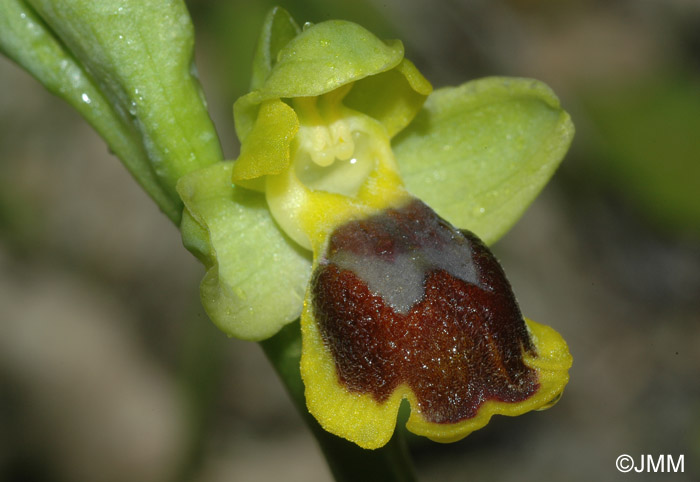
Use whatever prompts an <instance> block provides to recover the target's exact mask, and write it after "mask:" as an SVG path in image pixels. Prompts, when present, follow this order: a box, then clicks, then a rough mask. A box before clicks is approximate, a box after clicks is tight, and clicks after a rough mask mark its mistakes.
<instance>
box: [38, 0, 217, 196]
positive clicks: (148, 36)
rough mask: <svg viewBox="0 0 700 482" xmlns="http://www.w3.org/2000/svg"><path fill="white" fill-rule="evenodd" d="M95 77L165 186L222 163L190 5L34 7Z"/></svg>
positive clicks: (81, 0)
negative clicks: (196, 63) (195, 56)
mask: <svg viewBox="0 0 700 482" xmlns="http://www.w3.org/2000/svg"><path fill="white" fill-rule="evenodd" d="M27 3H29V4H30V5H31V6H32V7H33V8H34V10H35V11H36V12H37V13H38V14H39V15H40V16H41V18H42V19H43V20H44V21H45V22H46V24H47V25H48V26H49V27H50V28H51V30H52V31H53V32H54V33H55V35H56V37H57V38H59V39H60V41H61V43H62V44H63V45H65V47H66V49H67V51H68V52H70V54H71V55H72V56H73V57H74V58H75V59H76V61H77V62H78V63H79V64H80V65H81V66H82V67H83V69H84V70H85V71H86V72H89V73H90V76H91V77H92V79H93V81H94V83H95V85H96V87H97V88H98V89H99V91H100V92H101V93H102V95H103V96H104V97H105V98H106V99H107V100H108V101H109V103H110V104H111V105H112V106H113V108H114V110H115V111H116V114H117V115H119V116H120V117H121V118H122V120H123V121H124V122H125V123H128V124H130V125H131V126H132V127H133V128H134V129H135V130H136V131H137V132H138V134H139V136H140V139H141V144H142V146H143V148H144V149H145V152H146V153H147V155H148V158H149V162H150V165H151V168H152V169H153V171H154V172H155V174H156V176H157V178H158V180H159V182H160V184H161V186H162V187H163V189H164V190H165V191H166V192H168V193H169V194H170V195H171V196H172V197H173V199H176V196H177V195H176V193H175V184H176V182H177V180H178V179H179V178H180V176H182V175H184V174H186V173H188V172H191V171H194V170H196V169H199V168H201V167H203V166H206V165H209V164H211V163H214V162H217V161H219V160H221V150H220V147H219V142H218V137H217V135H216V132H215V130H214V127H213V124H212V123H211V120H210V119H209V115H208V113H207V110H206V107H205V102H204V98H203V95H202V92H201V89H200V86H199V82H198V81H197V79H196V75H195V69H194V68H193V64H192V53H193V43H194V35H193V28H192V23H191V20H190V17H189V14H188V12H187V8H186V7H185V4H184V2H182V1H177V0H176V1H165V0H139V1H137V0H101V1H99V2H95V1H92V0H28V2H27Z"/></svg>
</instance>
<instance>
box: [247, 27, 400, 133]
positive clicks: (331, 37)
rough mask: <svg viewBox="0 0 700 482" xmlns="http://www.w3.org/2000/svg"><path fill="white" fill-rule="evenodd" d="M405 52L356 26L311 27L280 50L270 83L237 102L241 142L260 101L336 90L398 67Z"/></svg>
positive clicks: (393, 43)
mask: <svg viewBox="0 0 700 482" xmlns="http://www.w3.org/2000/svg"><path fill="white" fill-rule="evenodd" d="M403 53H404V51H403V44H402V43H401V42H400V41H398V40H393V41H389V42H383V41H381V40H380V39H378V38H377V37H375V36H374V35H373V34H372V33H370V32H369V31H367V30H366V29H364V28H363V27H361V26H359V25H357V24H354V23H352V22H346V21H343V20H329V21H327V22H322V23H318V24H315V25H313V26H311V27H309V28H307V29H305V30H304V31H303V32H302V33H300V34H299V35H297V36H296V37H294V38H293V39H292V40H290V41H289V42H288V43H287V44H286V45H285V46H284V47H283V48H282V49H281V50H280V51H279V54H278V56H277V63H276V64H275V65H274V66H273V68H272V70H271V72H270V74H269V76H268V77H267V80H266V81H265V83H264V84H263V85H262V86H261V87H260V88H259V89H258V90H254V91H253V92H250V93H249V94H247V95H244V96H243V97H241V98H240V99H238V100H237V101H236V103H235V104H234V106H233V113H234V120H235V123H236V132H237V134H238V138H239V139H240V140H241V141H245V139H246V137H247V136H248V134H249V133H250V131H251V129H252V128H253V124H254V122H255V118H256V117H257V113H258V110H259V106H260V103H262V102H264V101H266V100H269V99H275V98H293V97H313V96H318V95H321V94H324V93H326V92H330V91H332V90H335V89H337V88H338V87H341V86H343V85H345V84H348V83H350V82H355V81H357V80H360V79H363V78H365V77H368V76H370V75H375V74H378V73H380V72H385V71H387V70H390V69H392V68H394V67H396V66H397V65H398V64H399V63H400V62H401V59H402V58H403Z"/></svg>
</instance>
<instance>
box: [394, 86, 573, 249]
mask: <svg viewBox="0 0 700 482" xmlns="http://www.w3.org/2000/svg"><path fill="white" fill-rule="evenodd" d="M573 134H574V127H573V124H572V123H571V119H570V118H569V115H568V114H567V113H566V112H565V111H564V110H562V109H561V107H560V105H559V100H558V99H557V97H556V96H555V95H554V93H553V92H552V91H551V90H550V89H549V87H547V86H546V85H544V84H542V83H541V82H537V81H535V80H531V79H520V78H501V77H491V78H485V79H480V80H475V81H472V82H468V83H466V84H463V85H461V86H459V87H454V88H445V89H439V90H437V91H435V92H433V93H432V94H431V95H430V96H429V97H428V100H427V101H426V103H425V104H424V106H423V110H422V111H421V112H420V113H419V114H418V115H417V116H416V118H415V119H414V121H413V122H412V123H411V125H410V126H409V127H407V128H406V129H405V130H404V131H403V132H402V133H401V134H399V135H398V136H397V137H396V138H395V139H394V143H393V147H394V153H395V154H396V158H397V160H398V163H399V168H400V170H401V173H402V176H403V179H404V181H405V183H406V186H407V187H408V189H409V191H411V192H412V193H413V194H414V195H416V196H417V197H419V198H420V199H422V200H423V201H425V202H426V203H428V204H429V205H430V206H431V207H432V208H433V209H435V211H437V213H438V214H440V216H442V217H444V218H445V219H447V220H448V221H450V222H451V223H452V224H454V225H456V226H459V227H460V228H466V229H469V230H471V231H473V232H474V233H476V234H477V235H478V236H479V237H481V239H483V240H484V241H485V242H486V243H489V244H490V243H493V242H495V241H496V240H497V239H498V238H499V237H500V236H501V235H503V234H504V233H505V232H506V231H507V230H508V229H509V228H510V227H511V226H512V225H513V224H514V223H515V222H516V221H517V220H518V219H519V218H520V216H521V215H522V213H523V212H524V211H525V209H526V208H527V206H528V205H529V204H530V203H531V202H532V201H533V200H534V198H535V197H536V196H537V194H538V193H539V192H540V191H541V189H542V188H543V187H544V185H545V184H546V183H547V181H548V180H549V179H550V177H551V176H552V174H553V173H554V171H555V170H556V168H557V166H558V165H559V163H560V161H561V160H562V158H563V157H564V154H565V153H566V151H567V149H568V147H569V145H570V143H571V140H572V138H573Z"/></svg>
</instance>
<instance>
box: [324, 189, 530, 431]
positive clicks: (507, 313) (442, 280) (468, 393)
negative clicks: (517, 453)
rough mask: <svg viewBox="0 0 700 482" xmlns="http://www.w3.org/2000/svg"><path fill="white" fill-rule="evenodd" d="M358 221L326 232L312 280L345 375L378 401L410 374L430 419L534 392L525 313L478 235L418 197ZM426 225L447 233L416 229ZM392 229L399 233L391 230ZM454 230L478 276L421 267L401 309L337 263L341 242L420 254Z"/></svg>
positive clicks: (363, 249) (327, 338)
mask: <svg viewBox="0 0 700 482" xmlns="http://www.w3.org/2000/svg"><path fill="white" fill-rule="evenodd" d="M430 218H433V219H430ZM387 220H389V221H387ZM349 224H352V223H349ZM354 224H355V226H354V228H353V229H347V227H348V226H349V225H346V226H345V227H343V228H340V229H338V230H337V231H336V232H335V233H334V234H333V235H332V237H331V240H330V243H329V250H328V252H329V254H328V256H327V259H326V260H324V261H323V262H322V263H320V264H319V267H318V268H317V270H316V272H315V273H314V276H313V279H312V287H311V289H312V296H313V297H312V307H313V312H314V315H315V317H316V320H317V322H318V324H319V327H320V330H321V335H322V337H323V340H324V342H325V343H326V345H327V346H328V347H329V348H330V351H331V354H332V356H333V359H334V361H335V365H336V368H337V371H338V376H339V379H340V381H341V383H342V384H344V385H345V386H346V387H347V388H348V389H349V390H352V391H358V392H362V393H370V394H371V395H372V396H373V397H374V398H375V399H376V400H377V401H380V402H381V401H384V400H386V399H387V398H388V397H389V396H390V395H391V393H392V392H393V391H394V390H395V389H396V388H397V387H398V386H399V385H400V384H402V383H406V384H407V385H408V386H409V387H410V388H411V389H412V390H413V392H414V393H415V395H416V397H417V399H418V404H419V406H420V411H421V413H422V415H423V417H424V418H426V419H427V420H429V421H431V422H435V423H454V422H457V421H460V420H465V419H468V418H471V417H473V416H475V415H476V413H477V411H478V409H479V407H480V406H481V405H482V404H483V403H484V402H485V401H487V400H500V401H505V402H519V401H522V400H525V399H527V398H528V397H530V396H531V395H532V394H534V393H535V392H536V390H537V388H538V384H537V375H536V373H535V372H534V371H533V370H532V369H530V368H528V367H527V366H526V365H525V364H524V363H523V359H522V356H523V352H524V351H528V352H530V353H532V354H534V347H533V345H532V342H531V341H530V339H529V336H528V333H527V330H526V328H525V322H524V320H523V318H522V315H521V314H520V310H519V308H518V306H517V303H516V301H515V298H514V296H513V293H512V290H511V288H510V285H509V283H508V281H507V280H506V278H505V275H504V273H503V270H502V269H501V267H500V265H499V264H498V262H497V261H496V259H495V257H494V256H493V255H492V254H491V252H490V251H489V250H488V248H486V247H485V246H484V245H483V243H481V241H480V240H478V238H476V236H474V235H473V234H471V233H469V232H460V231H457V230H455V229H454V228H452V227H451V226H450V225H449V224H447V223H446V222H445V221H443V220H442V219H440V218H439V217H438V216H437V214H435V213H434V212H433V211H432V210H430V209H429V208H428V207H427V206H425V205H424V204H423V203H421V202H419V201H415V202H412V203H410V204H409V205H407V206H406V207H404V208H401V209H397V210H391V211H387V212H385V213H383V214H381V215H378V216H374V217H372V218H369V219H366V220H364V221H361V222H359V224H358V223H357V222H356V223H354ZM386 226H389V228H390V229H386ZM435 226H438V228H435ZM358 227H359V228H360V230H359V231H358V229H357V228H358ZM425 227H430V228H431V229H437V230H438V231H440V230H442V229H447V230H450V231H449V232H450V233H451V234H450V235H449V236H446V235H445V233H444V232H432V233H425V232H423V233H416V232H414V229H416V228H417V229H422V228H425ZM397 232H399V233H403V234H399V236H398V238H397ZM406 233H409V234H406ZM454 233H457V234H454ZM450 236H453V237H462V240H467V241H468V243H466V246H467V247H468V248H469V252H468V255H469V256H471V258H472V261H473V264H474V266H475V267H476V273H477V275H478V281H479V282H478V284H475V283H469V282H466V281H464V280H462V279H459V278H457V277H455V276H453V275H452V274H450V273H449V272H448V271H447V270H445V269H440V268H435V269H425V276H424V280H423V290H424V295H423V297H422V299H420V300H418V301H417V302H416V303H415V304H413V306H412V307H411V308H410V311H408V312H407V313H398V312H396V311H395V310H394V309H393V308H392V307H391V306H389V305H388V304H387V303H385V300H384V299H383V298H382V297H381V296H379V295H377V294H376V293H372V292H371V291H370V289H369V288H368V286H367V284H366V283H365V282H364V281H363V280H362V279H360V277H358V276H357V275H356V274H355V273H354V272H353V271H351V270H349V269H342V268H340V267H338V266H337V265H336V264H334V263H333V258H334V256H335V255H336V254H338V253H342V252H343V251H345V250H350V251H352V252H353V253H355V254H361V255H362V256H366V257H368V258H369V260H368V261H369V262H371V258H372V257H383V258H384V259H385V260H386V259H387V257H389V258H390V257H392V256H395V255H397V254H400V253H404V252H406V250H407V249H408V250H409V252H411V253H413V252H415V253H416V257H417V258H420V250H421V249H423V246H424V245H425V243H426V242H427V243H428V244H429V245H431V246H433V247H434V246H435V245H434V242H435V240H438V241H437V242H439V243H442V242H444V240H445V239H447V238H449V237H450ZM416 240H418V241H420V242H417V241H416ZM421 240H422V241H421ZM426 240H427V241H426ZM431 240H432V241H431ZM421 243H422V244H421ZM431 243H433V244H431ZM396 282H397V283H401V279H397V280H396Z"/></svg>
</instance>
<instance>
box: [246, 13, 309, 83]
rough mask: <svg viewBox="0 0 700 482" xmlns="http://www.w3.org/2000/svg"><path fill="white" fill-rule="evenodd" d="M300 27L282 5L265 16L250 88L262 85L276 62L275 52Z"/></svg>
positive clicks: (287, 41) (291, 37) (295, 34)
mask: <svg viewBox="0 0 700 482" xmlns="http://www.w3.org/2000/svg"><path fill="white" fill-rule="evenodd" d="M300 33H301V29H300V28H299V26H298V25H297V23H296V22H295V21H294V19H293V18H292V16H291V15H290V14H289V12H287V11H286V10H285V9H283V8H282V7H273V8H272V10H270V11H269V12H268V14H267V16H266V17H265V22H264V23H263V28H262V31H261V32H260V38H259V39H258V47H257V49H256V50H255V57H254V58H253V74H252V78H251V81H250V90H255V89H258V88H260V87H262V86H263V84H264V83H265V80H267V77H268V75H270V72H271V71H272V67H273V66H274V65H275V64H276V63H277V54H279V51H280V50H282V48H283V47H284V46H285V45H287V43H289V41H290V40H292V39H293V38H294V37H296V36H297V35H299V34H300Z"/></svg>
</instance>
